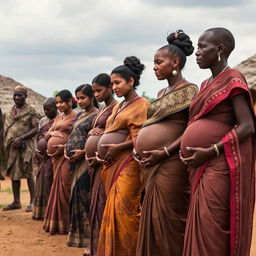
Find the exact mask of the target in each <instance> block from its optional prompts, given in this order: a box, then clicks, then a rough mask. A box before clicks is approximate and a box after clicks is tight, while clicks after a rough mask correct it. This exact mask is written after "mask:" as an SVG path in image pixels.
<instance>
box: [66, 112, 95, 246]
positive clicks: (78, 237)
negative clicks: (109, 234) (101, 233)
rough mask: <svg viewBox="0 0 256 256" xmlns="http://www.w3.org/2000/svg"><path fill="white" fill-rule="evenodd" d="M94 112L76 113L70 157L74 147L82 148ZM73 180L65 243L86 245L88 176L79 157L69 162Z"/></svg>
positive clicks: (69, 139)
mask: <svg viewBox="0 0 256 256" xmlns="http://www.w3.org/2000/svg"><path fill="white" fill-rule="evenodd" d="M95 115H96V112H92V113H86V112H82V113H79V114H78V117H77V120H76V121H75V123H74V125H73V130H72V132H71V134H70V136H69V138H68V142H67V145H66V154H67V156H68V157H71V156H72V154H73V152H72V150H75V149H84V145H85V142H86V139H87V134H88V132H89V131H90V130H91V124H92V121H93V119H94V117H95ZM70 171H71V172H72V176H73V180H72V185H71V196H70V202H69V233H68V240H67V245H68V246H73V247H87V246H88V239H89V234H90V224H89V211H90V202H89V198H90V176H89V174H88V162H87V161H86V160H85V158H84V157H83V158H81V159H79V160H78V161H76V162H75V163H71V162H70Z"/></svg>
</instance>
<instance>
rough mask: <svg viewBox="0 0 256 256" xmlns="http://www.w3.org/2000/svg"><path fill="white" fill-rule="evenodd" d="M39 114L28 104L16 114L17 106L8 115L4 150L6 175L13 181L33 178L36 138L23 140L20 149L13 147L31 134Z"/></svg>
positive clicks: (5, 126) (5, 125) (5, 123)
mask: <svg viewBox="0 0 256 256" xmlns="http://www.w3.org/2000/svg"><path fill="white" fill-rule="evenodd" d="M38 120H39V118H38V114H37V113H36V111H35V109H34V108H33V107H31V106H30V105H28V104H26V105H25V106H24V107H23V109H22V110H21V111H20V112H19V113H18V114H16V113H15V106H14V107H13V108H12V109H11V110H10V111H9V112H8V113H7V114H6V118H5V122H4V149H5V155H6V159H7V169H6V175H7V176H8V177H10V178H11V179H12V180H20V179H22V178H32V177H33V176H34V174H33V153H34V150H35V146H34V142H35V136H34V137H32V138H26V139H24V140H23V142H22V145H21V146H20V147H19V148H15V147H13V146H12V142H13V140H14V139H15V138H17V137H20V136H21V135H23V134H25V133H27V132H29V131H30V130H31V129H32V125H31V124H33V123H36V122H38Z"/></svg>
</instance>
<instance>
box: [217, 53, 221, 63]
mask: <svg viewBox="0 0 256 256" xmlns="http://www.w3.org/2000/svg"><path fill="white" fill-rule="evenodd" d="M217 57H218V61H219V62H220V61H221V56H220V53H219V52H218V53H217Z"/></svg>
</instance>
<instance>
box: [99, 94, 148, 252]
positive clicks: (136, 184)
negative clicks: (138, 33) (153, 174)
mask: <svg viewBox="0 0 256 256" xmlns="http://www.w3.org/2000/svg"><path fill="white" fill-rule="evenodd" d="M120 105H121V104H120V103H119V104H117V105H116V106H115V107H114V109H113V112H112V114H111V116H110V117H109V118H108V120H107V124H106V129H105V131H104V133H110V132H113V131H118V130H121V129H127V130H128V131H129V135H128V137H127V138H126V141H128V140H131V139H133V138H135V137H136V136H137V134H138V132H139V130H140V128H141V126H142V124H143V123H144V122H145V120H146V118H147V112H146V111H147V107H148V105H149V102H148V101H147V100H146V99H144V98H140V97H138V98H136V99H135V100H134V101H132V102H131V103H130V104H129V105H127V106H126V107H125V108H123V109H121V110H120ZM102 179H103V181H104V185H105V192H106V195H107V201H106V206H105V209H104V213H103V218H102V222H101V229H100V237H99V242H98V249H97V255H98V256H103V255H104V256H114V255H116V256H117V255H126V256H134V255H135V253H136V245H137V237H138V229H139V218H140V200H141V190H142V184H141V181H140V168H139V164H138V163H137V162H136V161H135V160H133V158H132V149H127V150H125V151H123V152H120V153H119V154H118V156H116V158H115V160H114V162H113V164H112V165H110V166H104V168H103V170H102Z"/></svg>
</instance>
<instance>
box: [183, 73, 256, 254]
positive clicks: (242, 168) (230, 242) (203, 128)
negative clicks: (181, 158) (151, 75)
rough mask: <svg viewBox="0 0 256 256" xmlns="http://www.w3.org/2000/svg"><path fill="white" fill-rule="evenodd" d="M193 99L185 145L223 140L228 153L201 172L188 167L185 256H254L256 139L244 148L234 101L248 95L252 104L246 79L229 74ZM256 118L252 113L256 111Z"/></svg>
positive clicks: (207, 145)
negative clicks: (234, 98)
mask: <svg viewBox="0 0 256 256" xmlns="http://www.w3.org/2000/svg"><path fill="white" fill-rule="evenodd" d="M206 84H207V83H206V81H205V82H203V84H202V87H201V91H200V93H199V94H198V96H197V97H196V98H195V99H194V100H193V102H192V104H191V108H190V122H189V125H188V127H187V129H186V131H185V133H184V134H183V137H182V143H181V149H182V153H183V154H184V155H185V156H188V155H189V152H187V151H186V149H185V147H186V146H192V147H193V146H199V147H210V146H211V144H213V143H217V142H219V141H220V140H221V141H222V143H223V145H224V152H223V153H221V154H220V156H219V157H215V158H213V159H210V160H209V161H208V162H207V163H205V164H203V165H202V166H200V167H199V168H197V169H195V168H189V175H190V183H191V188H192V191H191V203H190V209H189V213H188V220H187V226H186V232H185V242H184V251H183V255H184V256H191V255H193V256H194V255H195V256H197V255H198V256H199V255H200V256H201V255H209V256H215V255H232V256H249V254H250V244H251V234H252V220H253V209H254V198H255V135H254V136H252V137H250V138H248V139H247V140H246V141H245V142H243V143H239V141H238V138H237V134H236V131H235V129H234V128H235V126H236V125H237V122H236V118H235V114H234V110H233V108H232V102H231V99H232V97H234V96H235V95H238V94H244V95H245V96H246V97H247V99H248V104H249V105H251V98H250V94H249V90H248V87H247V84H246V82H245V79H244V77H243V76H242V74H241V73H240V72H239V71H237V70H234V69H229V70H226V71H225V72H223V73H222V74H220V75H219V76H218V77H216V78H215V79H214V80H213V81H212V82H211V83H209V84H208V85H207V86H205V85H206ZM252 113H253V108H252Z"/></svg>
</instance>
